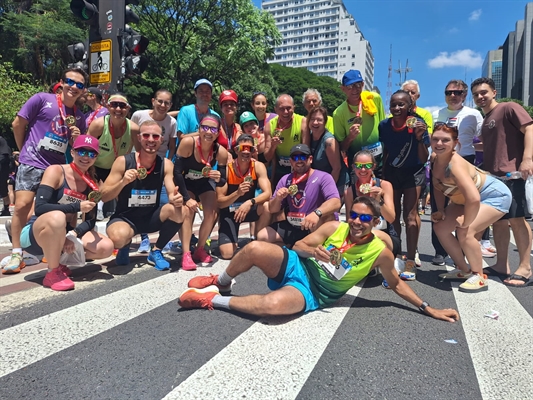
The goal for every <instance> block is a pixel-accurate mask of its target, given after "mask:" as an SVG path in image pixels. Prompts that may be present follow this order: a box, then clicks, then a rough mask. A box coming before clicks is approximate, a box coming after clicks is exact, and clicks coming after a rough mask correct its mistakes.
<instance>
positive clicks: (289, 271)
mask: <svg viewBox="0 0 533 400" xmlns="http://www.w3.org/2000/svg"><path fill="white" fill-rule="evenodd" d="M283 253H284V254H283V262H282V265H281V270H280V274H279V275H278V276H277V277H276V278H274V279H272V278H268V288H269V289H270V290H276V289H280V288H282V287H284V286H292V287H294V288H296V289H298V291H300V293H302V296H303V297H304V299H305V310H304V312H308V311H313V310H316V309H318V308H319V304H318V300H317V299H316V298H315V296H314V295H313V292H312V291H311V285H310V283H309V277H308V276H307V272H305V268H304V267H303V265H302V262H301V261H300V258H299V257H298V254H297V253H296V252H295V251H292V250H288V249H287V248H286V247H284V248H283ZM282 273H283V275H282V276H280V275H281V274H282Z"/></svg>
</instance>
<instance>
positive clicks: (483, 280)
mask: <svg viewBox="0 0 533 400" xmlns="http://www.w3.org/2000/svg"><path fill="white" fill-rule="evenodd" d="M488 289H489V287H488V286H487V275H480V274H472V276H471V277H470V278H468V279H467V280H466V282H463V283H461V284H460V285H459V291H460V292H468V293H475V292H483V291H485V290H488Z"/></svg>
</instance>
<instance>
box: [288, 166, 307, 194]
mask: <svg viewBox="0 0 533 400" xmlns="http://www.w3.org/2000/svg"><path fill="white" fill-rule="evenodd" d="M310 172H311V170H309V171H307V172H306V173H305V174H303V175H302V176H300V177H299V178H298V179H295V176H294V173H293V174H292V178H291V182H290V184H289V194H290V195H291V196H294V195H295V194H296V193H298V184H299V183H300V182H302V181H304V180H306V179H307V178H308V177H309V173H310Z"/></svg>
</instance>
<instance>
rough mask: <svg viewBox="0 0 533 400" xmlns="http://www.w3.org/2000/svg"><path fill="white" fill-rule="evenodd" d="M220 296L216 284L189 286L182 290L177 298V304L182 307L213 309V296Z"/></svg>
mask: <svg viewBox="0 0 533 400" xmlns="http://www.w3.org/2000/svg"><path fill="white" fill-rule="evenodd" d="M215 296H220V292H219V291H218V288H217V287H216V286H208V287H206V288H204V289H196V288H191V289H187V290H186V291H184V292H183V293H182V294H181V295H180V297H179V298H178V304H179V305H180V306H181V307H182V308H206V309H208V310H213V309H214V308H213V297H215Z"/></svg>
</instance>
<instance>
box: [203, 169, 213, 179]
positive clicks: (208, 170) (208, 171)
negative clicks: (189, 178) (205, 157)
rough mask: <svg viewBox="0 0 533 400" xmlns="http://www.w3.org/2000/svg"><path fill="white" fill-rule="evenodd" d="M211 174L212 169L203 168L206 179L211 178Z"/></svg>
mask: <svg viewBox="0 0 533 400" xmlns="http://www.w3.org/2000/svg"><path fill="white" fill-rule="evenodd" d="M210 172H211V167H208V166H205V167H203V168H202V175H203V176H205V177H206V178H207V177H208V176H209V173H210Z"/></svg>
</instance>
